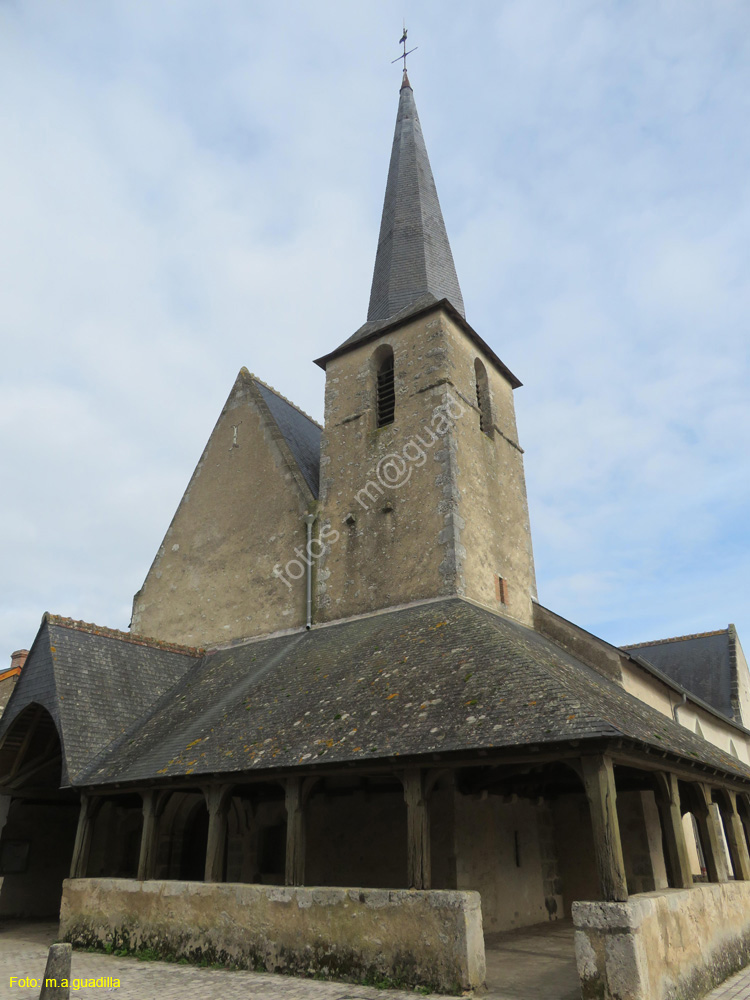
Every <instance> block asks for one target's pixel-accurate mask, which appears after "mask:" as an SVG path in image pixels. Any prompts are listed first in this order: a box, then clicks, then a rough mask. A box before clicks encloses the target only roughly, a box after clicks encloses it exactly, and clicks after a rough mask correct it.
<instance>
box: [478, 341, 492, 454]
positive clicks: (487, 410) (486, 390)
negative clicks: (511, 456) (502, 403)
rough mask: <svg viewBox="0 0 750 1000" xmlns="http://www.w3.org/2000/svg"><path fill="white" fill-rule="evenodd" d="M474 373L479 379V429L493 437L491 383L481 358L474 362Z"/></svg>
mask: <svg viewBox="0 0 750 1000" xmlns="http://www.w3.org/2000/svg"><path fill="white" fill-rule="evenodd" d="M474 374H475V376H476V380H477V409H478V410H479V429H480V430H481V432H482V433H483V434H486V435H487V437H492V430H493V427H492V407H491V406H490V383H489V381H488V379H487V369H486V368H485V367H484V365H483V364H482V362H481V361H480V360H479V358H477V359H476V361H475V362H474Z"/></svg>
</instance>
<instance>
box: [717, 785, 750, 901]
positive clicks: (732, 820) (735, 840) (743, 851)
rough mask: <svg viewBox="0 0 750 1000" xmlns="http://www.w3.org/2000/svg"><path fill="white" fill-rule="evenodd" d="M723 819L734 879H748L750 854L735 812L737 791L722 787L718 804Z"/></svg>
mask: <svg viewBox="0 0 750 1000" xmlns="http://www.w3.org/2000/svg"><path fill="white" fill-rule="evenodd" d="M719 809H720V810H721V815H722V818H723V820H724V830H725V833H726V837H727V846H728V848H729V856H730V857H731V859H732V868H734V877H735V879H738V880H740V879H741V880H742V881H745V882H747V881H748V880H750V854H748V850H747V841H746V840H745V831H744V829H743V826H742V820H741V819H740V816H739V813H738V812H737V793H736V792H733V791H731V790H730V789H722V804H721V805H720V806H719Z"/></svg>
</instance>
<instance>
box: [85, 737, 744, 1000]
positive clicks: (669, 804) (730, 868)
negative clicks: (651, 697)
mask: <svg viewBox="0 0 750 1000" xmlns="http://www.w3.org/2000/svg"><path fill="white" fill-rule="evenodd" d="M587 749H588V750H590V751H591V752H588V753H586V754H581V751H580V749H576V748H572V747H567V748H563V747H559V748H557V749H556V752H554V753H549V752H547V753H544V754H543V753H541V752H539V751H536V750H532V751H530V752H527V753H525V754H523V755H522V754H515V755H513V756H512V757H510V756H509V755H506V756H505V757H503V758H500V757H499V756H496V757H495V758H494V759H488V755H487V754H486V753H485V754H483V755H482V756H475V757H474V759H472V760H468V759H465V758H464V759H462V760H458V761H454V762H450V763H447V762H443V761H441V762H440V764H439V765H435V766H425V765H424V764H421V766H420V763H419V762H414V763H413V764H412V765H410V766H406V767H396V766H394V765H395V764H396V762H395V761H393V762H392V763H391V766H389V767H382V766H381V767H377V768H376V767H372V768H353V767H349V768H347V769H341V768H338V769H327V770H322V771H320V772H318V773H313V774H310V773H309V771H303V770H299V771H298V772H297V773H290V774H287V775H279V776H278V778H274V779H273V780H269V779H268V778H267V777H266V778H265V779H261V778H260V776H258V777H255V776H253V777H252V778H251V777H249V776H248V777H245V776H239V775H234V776H232V779H231V780H230V781H222V780H221V779H220V778H219V777H218V776H217V777H212V778H211V779H210V780H206V781H203V780H202V781H201V783H200V784H188V782H187V781H181V782H179V781H172V782H171V783H169V784H168V785H167V784H166V783H165V785H164V786H161V787H160V786H157V785H152V786H151V787H145V788H140V789H137V790H136V789H134V788H110V789H108V790H107V791H106V793H103V792H102V790H100V789H97V790H96V793H95V794H94V793H93V790H92V791H91V792H90V793H84V794H83V796H82V804H81V811H80V816H79V824H78V832H77V836H76V843H75V850H74V855H73V860H72V866H71V876H72V877H73V878H74V879H82V878H87V879H91V878H94V879H97V880H100V879H108V878H110V877H112V876H115V877H129V878H130V879H136V880H140V881H143V882H156V883H160V884H164V883H168V882H170V881H189V882H194V881H199V880H203V881H205V882H209V883H216V884H221V883H227V884H228V885H227V888H229V886H230V885H234V886H238V887H239V886H241V885H243V884H245V885H254V886H273V885H277V886H282V885H283V886H287V887H304V886H313V887H329V888H330V887H341V888H347V887H352V886H364V887H366V889H363V890H362V891H363V892H365V891H371V890H374V889H378V888H383V889H387V890H403V889H407V890H408V889H411V890H422V891H424V892H426V891H427V890H440V891H444V892H453V893H456V892H458V893H463V894H471V893H479V896H480V897H481V920H482V923H483V934H484V937H485V941H486V944H487V948H486V962H487V970H488V976H489V979H488V985H492V986H493V989H494V984H495V983H498V982H502V976H503V974H507V975H510V974H511V971H512V970H513V969H514V968H515V969H516V970H517V971H518V973H519V975H521V977H522V979H523V976H524V975H525V973H524V965H525V962H526V960H525V958H524V947H519V946H518V942H519V941H521V940H525V941H527V942H528V941H530V940H532V939H536V941H537V948H536V952H535V954H532V955H531V956H528V958H529V962H528V963H527V964H528V968H527V969H526V972H528V973H529V974H533V971H534V968H537V969H538V968H539V962H538V959H539V955H540V952H539V946H540V945H541V943H544V945H545V947H546V948H548V949H549V955H548V958H549V961H550V962H552V964H553V965H554V963H555V962H558V963H559V970H567V972H560V979H559V981H560V983H563V982H566V981H567V979H566V977H569V975H570V970H571V968H572V967H573V954H572V936H573V930H572V927H573V924H572V922H571V916H573V917H574V919H575V920H576V923H577V924H580V926H579V935H578V937H579V940H583V938H582V935H585V934H586V933H587V931H586V927H585V926H584V924H585V921H583V922H582V920H583V918H580V914H579V912H577V911H578V910H579V909H580V906H581V905H583V903H584V902H590V903H592V904H598V905H599V906H600V907H601V906H606V905H609V904H626V905H629V904H628V903H627V901H628V899H631V900H632V899H633V898H637V897H639V896H641V895H642V894H652V893H657V894H658V893H662V894H664V893H667V894H669V892H670V891H678V890H689V889H691V887H692V886H693V885H694V884H696V885H697V886H698V887H700V884H701V883H703V882H707V883H715V884H719V885H721V884H725V883H727V882H729V881H733V882H745V881H747V880H748V878H749V877H750V854H749V853H748V844H749V843H750V841H749V839H748V830H749V825H750V800H748V793H747V791H745V790H744V788H743V786H742V783H741V782H740V781H732V780H731V779H728V778H727V777H726V776H723V775H720V774H719V773H717V772H716V771H713V772H709V770H708V768H706V767H705V766H702V767H698V766H696V767H693V766H690V765H689V764H686V763H685V762H684V761H680V760H678V759H675V758H671V759H670V758H669V757H667V755H665V754H657V753H653V752H646V751H644V750H643V749H642V748H634V747H625V746H620V747H617V748H614V747H612V746H611V745H604V744H602V745H601V746H599V747H594V746H593V745H591V744H589V746H588V747H587ZM693 830H695V831H697V838H696V839H695V840H693ZM686 832H687V836H686ZM124 836H127V837H128V838H129V839H130V842H131V843H134V842H135V841H136V840H137V843H138V850H137V852H135V851H133V850H131V851H124V850H123V849H122V847H121V846H120V847H118V844H120V842H121V840H122V838H123V837H124ZM136 854H137V857H136ZM126 856H127V857H129V858H130V869H129V870H124V868H123V863H122V859H123V858H125V857H126ZM116 859H119V860H116ZM704 869H705V871H704ZM749 888H750V887H749ZM699 895H700V896H701V897H702V895H703V894H701V893H699ZM466 898H468V897H466ZM691 898H692V897H691ZM696 898H697V897H696ZM735 905H736V906H738V907H739V908H740V910H742V913H743V914H745V910H746V911H747V912H746V916H744V915H743V916H742V918H741V920H740V923H742V920H746V922H747V926H748V935H750V899H746V897H745V895H744V894H741V895H740V896H737V897H736V899H735ZM581 912H582V911H581ZM589 915H590V911H589ZM579 918H580V919H579ZM545 925H546V928H548V931H547V933H542V931H543V929H544V927H545ZM394 926H396V924H394ZM706 931H707V941H708V942H709V945H710V934H709V933H708V932H709V931H710V928H707V929H706ZM105 933H113V929H112V928H110V929H109V930H108V931H105ZM738 933H739V935H740V937H742V935H743V933H744V932H739V931H738ZM514 935H518V937H517V938H515V937H514ZM524 935H526V937H524ZM725 945H726V942H724V943H721V945H720V950H723V953H724V954H728V953H727V950H726V947H725ZM464 946H465V945H464V944H461V945H460V947H461V948H463V947H464ZM591 947H592V948H593V945H592V946H591ZM717 947H719V946H718V945H717ZM594 950H595V948H594ZM579 951H580V949H579ZM584 951H585V949H584ZM730 951H731V953H732V954H731V960H728V959H727V960H722V961H723V964H722V963H721V962H720V963H719V965H720V966H721V968H722V970H726V971H725V972H724V974H729V973H730V972H731V971H734V968H736V967H739V965H738V963H740V964H741V963H743V962H744V961H746V960H747V956H746V955H745V952H744V944H742V943H736V944H734V945H732V947H731V948H730ZM465 958H466V956H465V955H464V959H465ZM714 958H715V956H714ZM590 959H591V955H590V954H588V962H587V963H586V962H584V961H583V960H582V959H581V955H580V954H579V968H580V969H581V971H582V972H583V973H584V991H586V990H588V991H589V992H588V993H584V995H600V994H599V993H592V992H591V990H592V989H597V990H600V987H601V985H602V983H603V984H604V988H605V989H606V982H604V981H605V980H606V969H604V968H603V967H600V966H601V963H599V965H598V966H597V965H596V963H594V964H593V965H592V962H591V960H590ZM712 961H714V959H713V958H712ZM714 965H716V962H715V961H714ZM595 966H596V967H595ZM559 970H558V971H559ZM592 970H593V972H592ZM498 977H499V978H498ZM602 977H603V979H602ZM511 978H512V977H511ZM444 988H445V987H444ZM464 988H466V987H464ZM524 988H526V989H528V988H529V984H528V981H526V985H525V987H524ZM555 988H557V987H555ZM560 988H561V989H562V986H561V987H560ZM539 989H541V990H544V989H545V987H544V986H543V984H542V983H541V982H540V986H539ZM532 995H533V994H532ZM565 995H566V994H565V993H564V992H563V993H561V994H560V996H561V997H564V996H565ZM601 995H603V996H606V995H607V993H606V992H605V993H601ZM696 995H697V994H696ZM540 996H545V994H544V992H542V993H540ZM550 1000H556V998H555V997H554V995H553V994H550Z"/></svg>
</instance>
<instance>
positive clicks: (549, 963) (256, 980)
mask: <svg viewBox="0 0 750 1000" xmlns="http://www.w3.org/2000/svg"><path fill="white" fill-rule="evenodd" d="M56 936H57V924H53V923H25V922H24V923H20V922H18V923H15V922H9V921H8V922H0V998H2V1000H39V991H40V989H41V983H42V977H43V975H44V968H45V964H46V961H47V951H48V948H49V946H50V944H52V942H53V941H54V940H55V938H56ZM487 946H488V950H487V970H488V988H489V991H488V993H487V994H485V996H484V997H483V1000H579V998H580V990H579V989H578V987H577V976H576V973H575V959H574V957H573V928H572V926H571V925H570V923H569V922H564V921H559V922H556V923H555V924H549V925H544V926H539V927H530V928H527V929H524V930H520V931H512V932H510V933H508V934H493V935H491V936H490V937H489V938H488V941H487ZM72 974H73V976H74V977H76V978H79V979H87V978H95V979H98V978H104V977H107V976H111V977H113V978H115V977H116V978H118V979H120V981H121V983H122V985H121V987H120V988H119V989H110V988H108V987H89V988H83V989H79V990H71V994H70V995H71V997H83V998H93V997H99V998H100V1000H103V998H106V997H110V996H111V997H113V998H115V997H116V998H117V1000H185V998H188V997H189V998H190V1000H217V998H221V1000H247V998H249V997H252V998H253V1000H414V998H415V996H420V994H419V993H415V992H404V991H398V990H376V989H372V988H368V987H364V986H353V985H351V984H348V983H339V982H320V981H317V980H313V979H298V978H295V977H292V976H276V975H268V974H265V973H255V972H230V971H228V970H223V969H200V968H196V967H195V966H192V965H175V964H172V963H168V962H139V961H138V960H137V959H133V958H116V957H114V956H112V955H99V954H94V953H91V952H81V951H74V952H73V962H72ZM11 976H17V977H25V976H32V977H35V978H36V979H38V980H39V986H37V987H36V988H34V987H31V988H18V987H14V988H13V989H10V988H9V980H10V977H11ZM737 996H738V997H739V998H741V1000H744V998H745V997H746V996H747V997H748V1000H750V993H747V994H745V993H740V994H737ZM435 1000H437V998H435Z"/></svg>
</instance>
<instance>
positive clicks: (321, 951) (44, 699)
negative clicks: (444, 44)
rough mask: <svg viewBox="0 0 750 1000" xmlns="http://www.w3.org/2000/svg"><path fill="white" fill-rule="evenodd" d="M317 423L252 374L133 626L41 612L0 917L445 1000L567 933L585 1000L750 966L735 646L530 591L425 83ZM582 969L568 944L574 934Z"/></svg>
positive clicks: (501, 407)
mask: <svg viewBox="0 0 750 1000" xmlns="http://www.w3.org/2000/svg"><path fill="white" fill-rule="evenodd" d="M315 363H316V364H317V365H319V366H320V367H321V368H322V369H323V370H324V371H325V376H326V390H325V425H324V426H323V427H320V426H319V425H318V424H317V423H316V422H315V421H314V420H312V419H311V418H310V417H308V416H307V415H305V414H304V413H303V412H302V411H301V410H299V409H298V407H296V406H295V405H294V404H293V403H292V402H290V401H289V400H288V399H286V398H284V397H283V396H282V395H281V394H280V393H279V392H277V391H276V390H275V389H273V388H271V386H269V385H267V384H266V383H264V382H263V381H262V380H261V379H260V378H259V377H257V376H256V375H253V374H251V373H250V372H249V371H248V370H247V369H245V368H242V369H241V370H240V372H239V375H238V376H237V379H236V381H235V383H234V385H233V387H232V389H231V392H230V393H229V397H228V399H227V402H226V405H225V406H224V408H223V410H222V412H221V414H220V415H219V418H218V421H217V423H216V426H215V427H214V429H213V431H212V433H211V435H210V437H209V440H208V443H207V445H206V447H205V450H204V452H203V454H202V455H201V457H200V461H199V462H198V465H197V467H196V469H195V472H194V474H193V476H192V479H191V480H190V482H189V484H188V486H187V489H186V491H185V494H184V496H183V498H182V500H181V502H180V505H179V507H178V508H177V511H176V512H175V515H174V517H173V519H172V522H171V524H170V525H169V527H168V528H167V531H166V534H165V537H164V541H163V543H162V545H161V546H160V548H159V551H158V552H157V554H156V556H155V558H154V561H153V563H152V565H151V567H150V569H149V570H148V573H147V574H146V578H145V580H144V583H143V586H142V587H141V589H140V590H139V591H138V593H137V594H136V595H135V598H134V601H133V617H132V622H131V627H130V630H129V631H128V632H121V631H117V630H114V629H109V628H104V627H99V626H96V625H91V624H87V623H85V622H81V621H73V620H70V619H67V618H61V617H58V616H56V615H54V614H45V615H44V617H43V619H42V623H41V626H40V629H39V631H38V633H37V635H36V637H35V639H34V641H33V643H32V645H31V648H30V651H29V653H28V657H27V658H26V661H25V663H24V664H23V669H22V670H20V676H18V673H19V671H18V670H16V672H15V674H14V683H15V687H14V690H13V692H12V694H11V695H10V698H9V700H8V703H7V706H6V708H5V711H4V714H3V715H2V718H0V831H1V832H0V876H1V879H2V880H1V882H0V917H3V916H6V917H7V916H10V915H15V916H23V917H33V916H42V915H49V914H58V913H60V914H61V933H62V934H63V935H64V936H65V937H67V938H68V939H70V940H73V941H74V942H77V943H82V944H88V945H91V944H94V945H99V946H101V947H107V946H117V947H123V946H124V947H129V948H131V949H134V950H137V949H138V948H139V947H150V948H154V949H156V950H161V951H162V952H163V953H164V954H171V955H175V954H181V955H186V956H188V957H191V958H196V957H198V958H200V957H203V958H209V959H211V960H218V961H226V962H233V963H236V964H239V965H245V966H249V967H251V968H253V967H254V968H266V969H270V970H284V971H292V972H297V973H301V974H323V975H330V976H333V977H340V978H344V979H350V980H354V981H362V980H365V979H367V977H371V976H375V975H377V976H380V977H383V978H385V979H386V980H388V981H390V982H393V983H400V984H409V985H427V986H430V987H432V988H437V989H441V990H443V991H448V992H451V991H453V990H460V989H470V988H478V987H481V986H482V984H483V982H484V979H485V939H486V940H487V941H489V940H490V939H491V937H492V935H495V934H498V933H500V932H506V931H510V930H514V929H518V928H523V927H530V926H537V925H548V926H553V925H555V924H557V923H558V922H563V923H564V922H570V921H571V920H572V923H573V925H574V926H575V939H576V943H575V947H576V955H577V961H578V970H579V973H580V977H581V984H582V990H583V995H584V997H588V996H591V997H594V996H595V997H609V996H612V997H615V996H617V997H622V998H624V997H633V998H644V1000H646V998H648V1000H658V998H661V997H673V996H677V995H679V996H680V997H688V996H700V995H701V994H702V992H704V991H705V990H706V989H708V988H709V987H710V986H712V985H713V984H715V983H716V982H718V981H720V980H721V979H722V978H723V977H725V976H726V975H728V974H729V973H730V972H732V971H734V970H735V969H736V968H738V967H739V966H741V965H742V964H744V963H745V962H747V961H748V960H749V959H750V881H749V880H750V856H749V854H748V844H749V843H750V732H748V730H747V729H746V728H745V722H750V675H748V668H747V664H746V662H745V660H744V656H743V654H742V649H741V646H740V644H739V641H738V639H737V636H736V634H735V632H734V629H733V628H732V627H731V626H730V627H729V628H728V629H724V630H720V631H717V632H715V633H710V634H704V635H701V636H688V637H681V638H679V639H674V640H663V641H660V642H654V643H644V644H642V645H639V646H637V647H629V648H616V647H613V646H611V645H610V644H609V643H607V642H605V641H604V640H602V639H599V638H597V637H596V636H594V635H591V634H590V633H588V632H586V631H585V630H584V629H582V628H580V627H578V626H577V625H575V624H574V623H572V622H569V621H567V620H565V619H564V618H562V617H561V616H560V615H558V614H556V613H555V612H554V610H550V609H548V608H546V607H544V606H543V605H542V604H540V603H539V601H538V599H537V592H536V583H535V576H534V560H533V553H532V543H531V531H530V526H529V515H528V507H527V499H526V487H525V482H524V467H523V449H522V447H521V444H520V442H519V435H518V431H517V428H516V420H515V414H514V402H513V395H514V392H515V390H516V389H518V388H519V387H520V386H521V382H520V381H519V379H518V378H517V377H516V375H515V374H514V373H513V372H511V371H510V370H509V369H508V367H507V366H506V365H505V364H504V363H503V362H502V360H501V359H500V358H499V357H498V355H497V354H496V353H495V349H494V348H493V346H492V345H491V344H490V343H488V341H486V340H485V339H484V338H483V337H482V335H481V334H480V333H479V332H477V331H476V330H475V329H474V328H473V327H472V326H471V325H470V323H469V322H468V321H467V318H466V311H465V308H464V302H463V298H462V295H461V289H460V285H459V281H458V276H457V274H456V269H455V266H454V262H453V257H452V254H451V248H450V244H449V241H448V235H447V233H446V228H445V224H444V221H443V216H442V213H441V209H440V204H439V201H438V197H437V193H436V189H435V183H434V180H433V175H432V171H431V167H430V162H429V160H428V156H427V150H426V147H425V142H424V138H423V135H422V130H421V126H420V123H419V118H418V115H417V110H416V105H415V101H414V94H413V90H412V87H411V85H410V83H409V79H408V77H407V75H406V73H404V78H403V83H402V87H401V90H400V97H399V105H398V115H397V120H396V128H395V136H394V140H393V147H392V153H391V160H390V168H389V172H388V179H387V185H386V192H385V201H384V207H383V215H382V223H381V229H380V235H379V239H378V245H377V253H376V258H375V268H374V275H373V281H372V291H371V296H370V303H369V308H368V312H367V320H366V322H365V323H364V324H363V325H362V326H361V327H360V328H359V329H358V330H357V331H356V332H355V333H353V334H352V335H351V336H350V337H349V338H348V339H347V340H345V341H344V342H343V343H341V344H339V345H338V346H333V345H332V349H331V350H330V351H329V352H328V353H327V354H326V355H325V356H323V357H321V358H318V359H317V360H316V362H315ZM571 948H572V945H571Z"/></svg>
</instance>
